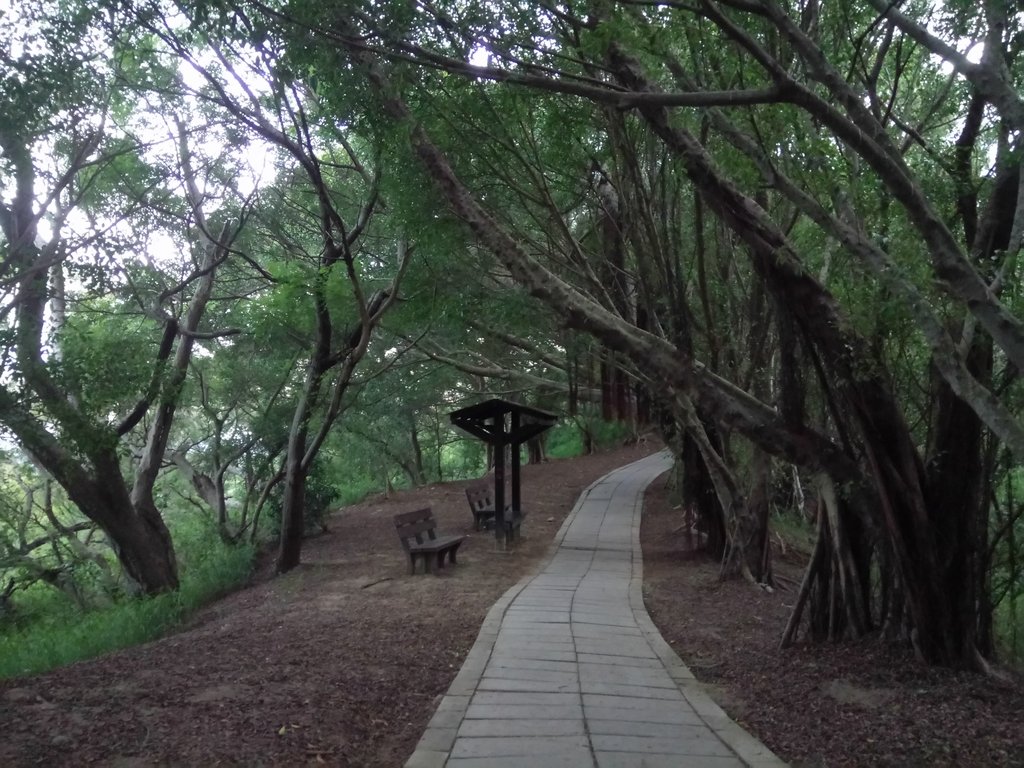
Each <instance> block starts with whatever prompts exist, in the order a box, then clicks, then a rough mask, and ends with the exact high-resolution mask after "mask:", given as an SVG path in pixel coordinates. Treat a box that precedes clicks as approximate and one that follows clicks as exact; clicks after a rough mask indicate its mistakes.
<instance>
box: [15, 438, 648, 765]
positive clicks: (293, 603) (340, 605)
mask: <svg viewBox="0 0 1024 768" xmlns="http://www.w3.org/2000/svg"><path fill="white" fill-rule="evenodd" d="M652 450H654V446H649V447H648V446H643V447H640V448H637V447H631V448H623V449H621V450H618V451H614V452H611V453H604V454H598V455H595V456H588V457H583V458H579V459H572V460H552V461H549V462H546V463H544V464H540V465H536V466H525V467H523V476H522V480H523V484H522V494H523V507H524V509H525V510H526V512H527V518H526V520H525V522H524V524H523V529H522V540H521V543H520V545H519V546H518V547H517V548H516V549H515V551H514V552H512V553H511V554H505V553H501V552H497V551H496V550H495V545H494V538H493V535H492V534H491V533H488V532H475V531H473V525H472V523H473V519H472V515H471V514H470V511H469V507H468V504H467V502H466V496H465V492H464V488H465V487H466V485H467V484H468V483H465V482H459V483H448V484H443V485H439V486H431V487H427V488H422V489H417V490H413V491H402V492H398V493H395V494H393V495H392V496H391V498H389V499H384V498H381V497H373V498H370V499H368V500H366V501H365V502H364V503H362V504H359V505H356V506H353V507H347V508H345V509H344V510H342V511H341V512H339V513H337V514H335V515H334V516H333V517H332V518H331V519H330V521H329V523H328V528H329V532H328V533H327V534H325V535H323V536H319V537H317V538H315V539H312V540H310V541H308V542H306V544H305V546H304V550H303V565H302V566H300V567H299V568H298V569H297V570H295V571H294V572H292V573H290V574H288V575H287V576H284V577H282V578H269V577H268V574H260V575H258V576H257V578H256V579H255V583H254V584H253V585H252V586H250V587H249V588H247V589H243V590H241V591H239V592H236V593H234V594H232V595H229V596H228V597H226V598H224V599H223V600H220V601H218V602H216V603H215V604H213V605H211V606H209V607H208V608H206V609H205V610H203V611H202V612H200V613H199V614H198V615H197V616H196V617H194V619H193V620H192V621H191V622H190V624H189V626H187V627H186V628H184V629H183V630H182V631H181V632H178V633H176V634H174V635H173V636H170V637H166V638H164V639H162V640H159V641H157V642H154V643H150V644H147V645H144V646H140V647H137V648H131V649H128V650H125V651H119V652H116V653H112V654H110V655H108V656H105V657H102V658H99V659H93V660H91V661H84V662H80V663H78V664H74V665H72V666H70V667H66V668H64V669H60V670H56V671H53V672H50V673H47V674H43V675H38V676H35V677H30V678H21V679H15V680H6V681H0V768H15V766H32V765H41V766H47V767H49V766H79V765H102V766H112V767H115V768H135V767H136V766H153V765H160V766H216V765H245V766H303V765H331V766H359V767H360V768H362V767H363V766H366V767H370V766H381V767H382V768H395V767H396V766H401V765H402V764H403V763H404V762H405V760H406V758H407V757H408V756H409V755H410V754H411V753H412V750H413V748H414V747H415V745H416V742H417V741H418V740H419V737H420V736H421V734H422V732H423V729H424V728H425V727H426V724H427V721H428V720H429V719H430V717H431V715H432V714H433V711H434V709H435V707H436V706H437V703H438V701H439V700H440V697H441V696H442V695H443V693H444V692H445V690H447V688H448V685H449V683H450V682H451V679H452V678H453V677H454V676H455V673H456V672H457V671H458V668H459V666H461V663H462V659H463V658H464V657H465V655H466V653H467V652H468V651H469V648H470V647H471V646H472V644H473V641H474V640H475V639H476V635H477V632H478V631H479V629H480V625H481V624H482V622H483V619H484V616H485V615H486V613H487V611H488V609H489V608H490V607H491V605H492V604H493V603H494V602H495V601H496V600H497V599H498V598H499V597H500V596H501V595H502V594H503V593H504V592H505V590H506V589H508V588H509V587H511V586H512V585H514V584H515V583H516V582H518V581H519V579H520V578H521V577H522V576H523V575H524V574H526V573H528V572H530V571H531V570H532V569H533V568H535V567H536V565H537V564H538V563H539V562H540V561H541V560H542V559H543V557H544V555H545V554H546V553H547V551H548V548H549V546H550V544H551V540H552V538H553V537H554V534H555V532H556V531H557V530H558V527H559V526H560V525H561V523H562V521H563V520H564V518H565V516H566V515H567V514H568V512H569V510H570V509H571V508H572V505H573V503H574V502H575V500H576V497H577V496H579V494H580V492H581V491H582V490H583V489H584V488H585V487H586V486H588V485H590V484H591V483H592V482H593V481H594V480H596V479H597V478H599V477H601V476H602V475H604V474H606V473H608V472H610V471H611V470H613V469H615V468H616V467H619V466H622V465H623V464H627V463H629V462H631V461H635V460H636V459H639V458H641V457H642V456H644V455H646V454H647V453H649V452H650V451H652ZM425 506H430V507H432V508H433V511H434V515H435V517H436V518H437V520H438V527H439V530H440V531H442V532H445V533H462V534H466V535H467V536H468V537H469V538H468V539H467V541H465V542H464V543H463V545H462V547H461V549H460V550H459V554H458V565H457V566H456V567H455V568H454V569H446V571H447V572H444V573H443V574H442V575H440V576H430V575H422V574H418V575H415V576H409V575H408V571H407V561H406V557H405V554H404V552H403V551H402V549H401V547H400V545H399V542H398V537H397V536H396V534H395V530H394V526H393V524H392V522H391V518H392V516H393V515H395V514H397V513H399V512H407V511H410V510H413V509H418V508H421V507H425Z"/></svg>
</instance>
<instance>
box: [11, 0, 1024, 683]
mask: <svg viewBox="0 0 1024 768" xmlns="http://www.w3.org/2000/svg"><path fill="white" fill-rule="evenodd" d="M0 34H2V35H3V37H4V38H5V39H8V40H10V41H11V44H10V45H9V46H8V47H7V49H6V50H5V51H4V52H0V83H2V84H0V92H2V93H3V99H2V100H0V110H2V112H0V227H2V234H0V291H2V295H0V341H2V344H0V365H2V372H0V430H2V432H0V434H2V436H3V443H2V450H3V453H2V455H0V462H2V464H3V466H4V474H3V478H2V482H0V594H2V595H3V596H4V598H5V600H7V601H10V600H11V598H12V596H13V595H16V593H18V592H19V591H26V590H29V589H34V588H36V587H35V586H34V585H38V584H46V585H49V587H51V588H53V587H56V588H57V589H58V590H62V591H64V592H66V593H68V594H70V595H73V596H74V599H76V600H77V601H79V602H80V603H82V604H88V603H91V602H95V601H96V600H97V599H98V598H97V595H106V596H107V597H110V596H112V595H113V594H115V593H116V592H118V591H128V592H135V591H138V592H143V593H147V594H157V593H161V592H166V591H173V590H175V589H177V588H178V586H179V584H180V575H179V567H178V565H179V564H178V557H177V555H176V542H175V539H176V535H177V534H176V533H175V531H176V526H180V525H182V522H181V521H182V520H184V519H186V518H190V516H191V517H193V518H194V517H195V516H197V515H198V516H199V518H201V519H202V520H204V521H205V522H204V525H209V526H210V530H212V531H215V532H216V535H217V536H218V538H219V539H220V540H221V541H223V542H224V544H225V546H226V547H232V546H236V545H237V544H238V543H239V542H244V541H256V540H257V538H258V536H259V535H262V534H266V533H268V532H273V533H274V534H275V535H277V536H278V540H279V548H278V554H277V568H278V570H279V571H281V572H284V571H287V570H290V569H291V568H293V567H295V566H296V565H297V564H298V563H299V562H300V558H301V542H302V539H303V536H304V535H305V534H306V533H308V532H309V531H310V530H311V529H313V528H315V527H316V525H317V524H318V522H317V521H318V519H319V516H320V514H321V513H322V512H323V511H324V510H325V509H326V508H327V507H328V506H329V505H330V504H331V503H332V502H334V501H336V500H338V499H340V498H343V497H345V496H346V494H349V493H354V492H355V491H357V490H360V489H362V490H365V489H367V488H370V487H375V486H376V487H384V488H389V487H391V486H392V485H393V484H396V483H397V484H402V483H405V484H410V485H417V484H423V483H426V482H431V481H437V480H443V479H446V477H451V476H454V475H458V474H460V473H468V472H473V471H479V470H480V469H481V468H482V461H483V456H482V455H481V453H480V451H479V449H478V448H474V447H471V446H470V445H468V444H466V443H462V442H460V441H458V440H457V438H456V436H455V435H453V434H452V433H451V432H450V431H449V430H448V428H447V426H446V423H445V414H446V413H447V412H448V411H449V410H451V409H452V408H454V407H457V404H462V403H465V402H469V401H472V400H473V399H480V398H484V397H491V396H495V395H499V396H504V397H509V398H514V399H517V400H520V401H521V402H523V403H525V404H528V405H532V406H537V407H540V408H542V409H545V410H555V411H558V412H561V413H563V414H565V415H566V416H567V417H571V419H570V423H572V424H574V425H576V428H577V429H578V430H579V433H580V434H581V435H582V436H583V441H584V442H586V443H587V444H589V443H590V442H592V440H593V439H594V435H595V434H597V433H598V432H599V431H600V430H601V429H603V427H600V426H599V425H600V424H602V423H618V424H621V425H624V427H623V429H625V430H626V431H627V432H632V433H633V434H637V433H639V432H642V431H644V430H647V429H656V430H657V431H658V432H659V434H660V435H661V437H662V438H663V439H664V440H665V442H666V444H667V445H668V446H669V447H670V449H671V450H672V451H673V452H674V454H675V455H676V458H677V472H678V474H679V477H680V479H681V482H682V488H683V494H684V505H685V507H686V509H687V513H688V514H692V515H694V516H695V517H696V518H697V519H698V520H699V526H700V529H701V531H702V532H703V533H704V534H705V538H706V546H707V548H708V550H709V552H710V554H712V555H713V556H715V557H716V558H718V559H719V560H720V562H721V564H722V566H721V568H722V576H723V577H737V578H745V579H747V580H748V581H749V582H750V583H751V584H752V588H758V587H765V586H770V585H771V583H772V569H771V558H770V552H771V543H770V536H769V530H770V526H771V521H772V517H773V515H775V514H777V513H778V512H780V511H789V512H791V513H795V514H799V515H804V516H806V520H807V522H808V523H809V524H810V525H812V526H813V527H814V530H815V542H816V543H815V545H814V551H813V554H812V555H811V557H810V562H809V564H808V566H807V572H806V575H805V578H804V582H803V584H802V585H801V588H800V592H799V596H798V598H797V600H796V607H795V610H794V614H793V620H792V621H791V623H790V627H789V629H788V630H787V632H786V636H785V637H784V638H782V640H783V643H784V644H786V643H789V642H792V641H793V639H794V638H795V637H796V636H797V635H798V634H800V635H803V636H805V637H808V638H810V639H812V640H821V639H826V638H831V639H840V638H860V637H864V636H873V637H878V638H885V639H888V640H896V641H897V642H903V643H908V644H912V645H913V647H914V648H915V650H916V651H917V653H918V654H919V656H920V657H921V658H922V659H924V660H925V661H927V662H929V663H934V664H944V665H952V666H961V667H970V668H975V669H981V670H990V669H991V663H992V662H993V661H994V660H995V659H996V658H997V656H998V654H999V652H1000V650H1002V651H1006V650H1007V649H1009V652H1010V653H1011V654H1012V653H1015V652H1018V651H1014V650H1013V649H1014V648H1016V647H1019V646H1016V645H1015V643H1016V640H1013V641H1008V640H1007V638H1009V637H1011V636H1012V637H1013V638H1016V637H1017V629H1016V628H1017V626H1018V624H1019V623H1020V621H1021V619H1020V618H1019V617H1018V610H1017V605H1018V600H1019V598H1020V596H1021V594H1022V593H1024V575H1022V574H1024V571H1022V569H1021V566H1020V560H1021V554H1022V553H1021V544H1020V542H1021V540H1022V539H1024V522H1022V520H1021V517H1022V516H1021V505H1020V501H1019V499H1020V498H1021V496H1022V495H1024V494H1022V492H1021V490H1020V488H1019V483H1020V482H1021V472H1020V462H1021V461H1022V459H1024V421H1022V419H1021V418H1020V415H1019V414H1020V413H1021V412H1022V410H1021V402H1020V400H1021V395H1022V392H1021V384H1020V381H1019V379H1020V376H1019V372H1020V370H1021V368H1022V366H1024V321H1022V317H1024V305H1022V302H1024V295H1022V291H1021V287H1020V271H1021V266H1020V261H1019V255H1020V251H1021V246H1022V241H1024V194H1022V188H1024V176H1022V174H1021V157H1022V146H1021V142H1022V130H1024V99H1022V97H1021V96H1020V94H1021V92H1022V84H1021V78H1022V72H1021V63H1020V59H1021V56H1020V54H1021V48H1022V47H1024V28H1022V27H1021V17H1020V15H1019V14H1016V13H1015V12H1014V8H1013V5H1012V4H1011V3H1009V2H1006V1H1005V0H987V1H986V2H984V3H983V4H982V6H981V8H980V12H979V7H978V6H977V5H976V4H967V3H959V2H948V3H920V2H897V3H890V2H888V1H887V0H859V1H857V2H842V3H827V4H826V3H820V2H818V0H805V1H803V2H793V3H785V2H778V0H721V1H720V2H713V1H711V0H699V1H698V2H694V3H687V2H675V1H673V0H664V1H662V2H658V1H657V0H655V1H654V2H633V1H631V0H617V1H613V0H608V1H607V2H561V3H548V2H516V1H514V0H508V1H505V0H488V1H487V2H475V1H471V0H459V1H458V2H443V1H442V2H419V1H418V0H414V1H411V2H410V1H409V0H403V2H397V1H396V2H371V1H369V0H367V1H365V2H363V1H360V0H334V1H333V2H316V3H312V2H308V1H306V0H293V1H292V2H272V3H262V2H253V3H249V2H217V0H212V1H210V2H202V3H173V2H170V3H168V2H151V3H127V4H125V3H119V2H91V3H85V4H83V3H74V2H72V3H53V2H51V1H50V0H29V1H28V2H25V3H20V4H19V5H18V7H17V9H15V8H14V7H9V8H7V9H6V10H5V11H3V16H2V17H0ZM535 458H540V455H539V454H538V455H537V456H536V457H535ZM261 532H262V534H261Z"/></svg>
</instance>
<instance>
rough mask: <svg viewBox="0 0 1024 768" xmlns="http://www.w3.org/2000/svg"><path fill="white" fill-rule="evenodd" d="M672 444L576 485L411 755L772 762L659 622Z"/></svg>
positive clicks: (496, 763) (489, 762)
mask: <svg viewBox="0 0 1024 768" xmlns="http://www.w3.org/2000/svg"><path fill="white" fill-rule="evenodd" d="M670 465H671V457H670V456H669V455H668V453H666V452H663V453H659V454H656V455H654V456H650V457H648V458H646V459H642V460H641V461H638V462H635V463H633V464H630V465H628V466H625V467H622V468H620V469H617V470H615V471H614V472H611V473H610V474H608V475H606V476H605V477H603V478H601V479H600V480H598V481H597V482H596V483H594V484H593V485H592V486H591V487H590V488H588V489H587V490H586V491H584V493H583V494H582V495H581V496H580V498H579V500H578V501H577V502H576V506H575V507H574V508H573V511H572V512H571V513H570V515H569V517H568V518H567V519H566V521H565V523H564V524H563V526H562V528H561V530H560V531H559V532H558V535H557V536H556V538H555V549H554V550H553V551H554V554H553V555H552V557H551V559H550V560H549V561H548V562H547V564H546V565H545V566H544V567H543V568H542V569H541V570H540V572H539V573H537V574H536V575H534V576H531V577H528V578H526V579H524V580H523V581H522V582H521V583H520V584H518V585H517V586H515V587H513V588H512V589H511V590H509V591H508V592H507V593H506V594H505V595H504V596H503V597H502V598H501V600H499V601H498V603H497V604H496V605H495V606H494V608H492V609H491V611H490V613H489V614H488V616H487V619H486V620H485V621H484V626H483V628H482V629H481V630H480V635H479V637H478V638H477V641H476V644H475V645H474V646H473V648H472V650H471V651H470V653H469V655H468V657H467V658H466V662H465V663H464V664H463V666H462V669H461V670H460V671H459V674H458V676H457V677H456V678H455V680H454V681H453V682H452V685H451V687H450V688H449V690H448V693H447V695H446V696H445V697H444V699H443V700H442V702H441V704H440V706H439V707H438V709H437V712H436V713H435V714H434V717H433V719H431V721H430V724H429V725H428V727H427V730H426V733H425V734H424V736H423V738H422V739H421V740H420V743H419V745H418V746H417V748H416V751H415V752H414V753H413V755H412V757H410V758H409V761H408V762H407V763H406V768H442V766H448V768H477V766H479V767H480V768H506V767H507V768H511V767H512V766H517V767H521V768H555V767H556V766H557V767H558V768H563V767H564V768H577V767H587V768H595V767H596V768H627V767H628V768H633V767H636V768H639V767H640V766H644V768H684V767H685V768H740V767H741V766H756V768H769V766H771V767H772V768H774V767H775V766H782V765H784V764H783V763H782V762H781V761H780V760H779V759H778V758H777V757H775V755H773V754H772V753H771V752H770V751H769V750H768V749H767V747H765V746H764V745H763V744H761V743H760V742H759V741H757V740H756V739H754V738H753V737H752V736H750V735H749V734H748V733H746V732H745V731H744V730H742V729H741V728H740V727H739V726H738V725H736V724H735V723H734V722H732V721H731V720H730V719H729V718H728V716H727V715H726V714H725V713H724V712H722V710H721V709H719V708H718V706H717V705H715V703H714V702H712V701H711V699H709V698H708V697H707V695H706V694H705V693H703V691H702V690H701V688H700V686H699V684H698V683H697V682H696V681H695V680H694V679H693V675H692V674H690V671H689V670H688V669H687V668H686V666H685V665H684V664H683V663H682V661H681V660H680V659H679V657H678V656H676V654H675V653H674V652H673V651H672V649H671V648H670V647H669V646H668V644H667V643H665V641H664V640H663V639H662V637H661V635H660V634H659V633H658V631H657V629H655V627H654V625H653V624H652V623H651V619H650V617H649V616H648V614H647V611H646V609H645V608H644V605H643V599H642V596H641V592H640V588H641V569H642V564H641V557H640V540H639V539H640V536H639V532H640V508H641V505H642V503H643V491H644V488H646V487H647V485H648V484H649V483H650V482H651V481H652V480H653V479H654V478H655V477H657V476H658V475H659V474H661V473H662V472H663V471H665V470H666V469H668V467H669V466H670Z"/></svg>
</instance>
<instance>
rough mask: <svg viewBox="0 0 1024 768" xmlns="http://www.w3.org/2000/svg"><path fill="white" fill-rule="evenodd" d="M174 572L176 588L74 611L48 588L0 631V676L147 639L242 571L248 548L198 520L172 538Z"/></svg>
mask: <svg viewBox="0 0 1024 768" xmlns="http://www.w3.org/2000/svg"><path fill="white" fill-rule="evenodd" d="M176 544H177V551H178V560H179V566H180V574H181V588H180V589H179V590H178V591H177V592H173V593H169V594H164V595H158V596H156V597H145V598H129V597H125V598H122V599H120V600H117V601H115V602H113V603H112V604H110V605H109V606H107V607H104V608H98V609H94V610H90V611H81V610H79V609H78V608H77V607H76V606H74V605H73V604H71V602H70V601H66V600H63V599H60V598H59V597H57V596H56V594H55V593H53V592H52V591H51V592H48V593H46V594H44V595H41V596H40V597H39V601H40V603H41V605H40V606H39V608H40V609H42V610H35V611H31V613H32V614H35V618H33V619H32V620H31V621H27V622H20V624H19V625H17V626H13V627H9V628H8V629H7V630H6V631H4V632H3V633H2V634H0V679H2V678H9V677H18V676H21V675H31V674H37V673H40V672H45V671H47V670H50V669H54V668H55V667H59V666H64V665H66V664H71V663H73V662H75V661H81V660H83V659H89V658H93V657H95V656H100V655H102V654H104V653H109V652H110V651H114V650H117V649H119V648H126V647H128V646H131V645H138V644H139V643H145V642H149V641H151V640H155V639H157V638H159V637H161V636H162V635H165V634H167V633H168V632H170V631H171V630H173V629H174V628H176V627H178V626H180V625H181V623H182V622H183V621H185V620H186V619H187V618H188V617H189V616H190V615H192V614H193V613H194V612H195V611H196V610H197V609H198V608H200V607H202V606H203V605H205V604H207V603H209V602H210V601H212V600H214V599H215V598H217V597H220V596H221V595H223V594H225V593H226V592H229V591H230V590H232V589H235V588H237V587H238V586H240V585H241V584H243V583H244V582H245V581H246V579H247V578H248V577H249V574H250V572H251V569H252V562H253V549H252V547H251V546H249V545H247V544H241V545H238V546H227V545H225V544H223V543H222V542H221V541H220V540H219V539H218V538H217V537H216V535H215V534H214V533H213V532H212V531H209V529H207V528H205V527H204V528H203V530H202V532H201V533H200V532H197V531H189V532H187V533H186V534H185V535H179V537H177V539H176Z"/></svg>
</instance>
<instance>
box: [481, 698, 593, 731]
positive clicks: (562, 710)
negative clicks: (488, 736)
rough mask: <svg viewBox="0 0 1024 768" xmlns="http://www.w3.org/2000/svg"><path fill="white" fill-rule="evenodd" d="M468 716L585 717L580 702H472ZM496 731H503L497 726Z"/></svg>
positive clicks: (483, 717) (518, 717) (484, 717)
mask: <svg viewBox="0 0 1024 768" xmlns="http://www.w3.org/2000/svg"><path fill="white" fill-rule="evenodd" d="M466 717H467V718H469V719H470V720H533V719H535V718H538V717H539V718H542V719H544V720H580V719H581V718H582V717H583V708H582V707H581V706H580V705H579V704H576V705H574V706H558V705H550V706H538V705H535V704H470V705H469V708H468V709H467V710H466ZM494 733H496V734H497V733H501V730H500V728H499V727H495V729H494Z"/></svg>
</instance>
